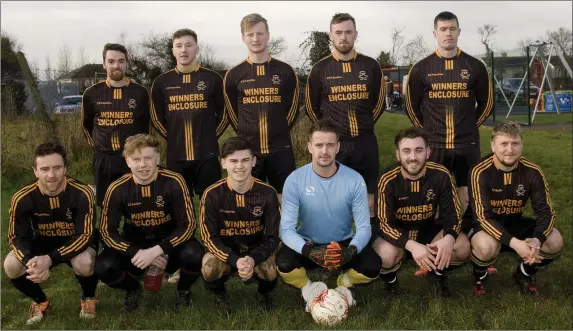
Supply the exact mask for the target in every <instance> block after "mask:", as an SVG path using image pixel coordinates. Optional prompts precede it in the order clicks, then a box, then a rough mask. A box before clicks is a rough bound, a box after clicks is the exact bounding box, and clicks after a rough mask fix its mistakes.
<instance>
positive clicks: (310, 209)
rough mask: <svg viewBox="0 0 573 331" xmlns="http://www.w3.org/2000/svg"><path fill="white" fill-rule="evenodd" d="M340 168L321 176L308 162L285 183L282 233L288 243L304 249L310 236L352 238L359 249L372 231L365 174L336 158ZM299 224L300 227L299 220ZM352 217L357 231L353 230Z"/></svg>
mask: <svg viewBox="0 0 573 331" xmlns="http://www.w3.org/2000/svg"><path fill="white" fill-rule="evenodd" d="M337 165H338V171H337V172H336V173H335V174H334V175H333V176H332V177H328V178H324V177H321V176H319V175H318V174H317V173H316V172H315V171H314V170H313V168H312V163H309V164H307V165H305V166H303V167H300V168H299V169H297V170H295V171H294V172H293V173H291V174H290V175H289V176H288V177H287V179H286V182H285V184H284V188H283V197H282V214H281V225H280V237H281V240H282V241H283V243H284V244H285V245H287V246H288V247H290V248H291V249H293V250H295V251H297V252H299V253H302V247H303V246H304V244H305V242H306V241H307V240H311V241H312V242H313V243H316V244H328V243H330V241H336V242H340V241H343V240H346V239H348V238H351V237H353V238H352V241H351V242H350V245H354V246H356V248H357V249H358V252H360V251H362V249H363V248H364V247H365V246H366V245H367V244H368V241H369V240H370V236H371V235H372V232H371V227H370V211H369V209H368V193H367V192H366V183H365V182H364V178H362V176H361V175H360V174H359V173H358V172H356V171H354V170H352V169H350V168H349V167H346V166H344V165H342V164H340V163H338V162H337ZM299 218H300V225H299V227H298V228H297V221H298V219H299ZM352 219H354V223H355V225H356V235H355V234H354V231H353V230H352Z"/></svg>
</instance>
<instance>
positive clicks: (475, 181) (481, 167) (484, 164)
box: [470, 156, 501, 241]
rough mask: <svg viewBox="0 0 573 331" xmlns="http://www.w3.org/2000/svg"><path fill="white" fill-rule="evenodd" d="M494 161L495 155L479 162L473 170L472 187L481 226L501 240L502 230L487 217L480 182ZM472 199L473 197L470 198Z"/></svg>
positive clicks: (476, 212) (477, 216) (475, 208)
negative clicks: (480, 178)
mask: <svg viewBox="0 0 573 331" xmlns="http://www.w3.org/2000/svg"><path fill="white" fill-rule="evenodd" d="M492 163H493V156H491V157H488V158H487V159H485V160H483V161H481V162H480V163H478V164H477V165H476V166H475V167H474V168H473V169H472V172H471V176H470V180H471V185H472V186H473V189H472V197H473V203H474V210H475V214H476V215H475V216H476V218H477V220H478V222H479V223H480V225H481V227H482V228H483V229H484V230H485V231H486V232H487V233H488V234H489V235H490V236H492V237H494V238H495V239H496V240H498V241H501V232H500V231H499V230H497V229H496V228H495V227H494V226H493V225H491V224H490V223H489V222H488V220H487V219H486V217H485V211H484V208H483V202H482V197H481V190H480V184H479V177H480V175H481V174H482V173H483V172H484V171H485V170H486V169H487V168H489V167H490V166H491V165H492ZM470 200H472V199H470Z"/></svg>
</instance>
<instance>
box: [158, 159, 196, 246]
mask: <svg viewBox="0 0 573 331" xmlns="http://www.w3.org/2000/svg"><path fill="white" fill-rule="evenodd" d="M161 174H163V175H164V176H165V177H168V178H173V179H175V181H176V182H177V183H178V184H179V186H180V187H181V190H182V191H183V192H184V196H185V209H186V212H187V218H188V219H189V224H188V225H187V229H185V232H184V233H183V234H182V235H181V237H175V238H173V239H171V240H170V243H171V244H172V245H173V246H176V245H179V244H180V243H182V242H184V241H186V240H187V239H189V238H190V237H191V234H192V233H193V230H195V227H196V222H195V212H194V211H193V203H192V202H191V199H190V195H189V189H188V188H187V185H186V184H185V181H184V179H183V177H181V175H179V174H177V173H174V172H171V171H168V170H161Z"/></svg>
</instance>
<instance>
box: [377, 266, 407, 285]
mask: <svg viewBox="0 0 573 331" xmlns="http://www.w3.org/2000/svg"><path fill="white" fill-rule="evenodd" d="M401 266H402V261H400V262H398V263H396V264H395V265H393V266H391V267H390V268H384V267H382V269H380V278H382V280H383V281H384V282H386V283H393V282H395V281H396V280H397V278H396V275H397V274H398V270H400V267H401Z"/></svg>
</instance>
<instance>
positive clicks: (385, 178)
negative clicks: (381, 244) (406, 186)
mask: <svg viewBox="0 0 573 331" xmlns="http://www.w3.org/2000/svg"><path fill="white" fill-rule="evenodd" d="M400 169H401V167H400V166H398V167H396V168H394V169H392V170H391V171H389V172H387V173H385V174H384V175H382V177H380V180H379V181H378V192H379V193H380V194H379V196H378V219H379V220H380V229H381V230H382V231H383V232H384V233H385V234H386V235H388V236H390V237H391V238H393V239H395V240H398V239H399V238H400V236H402V233H401V232H400V230H399V229H395V228H392V227H391V226H390V224H389V222H388V218H387V217H386V205H387V203H386V194H384V190H385V189H386V185H388V183H389V182H390V181H391V180H393V179H394V178H396V176H398V174H399V173H400Z"/></svg>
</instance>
